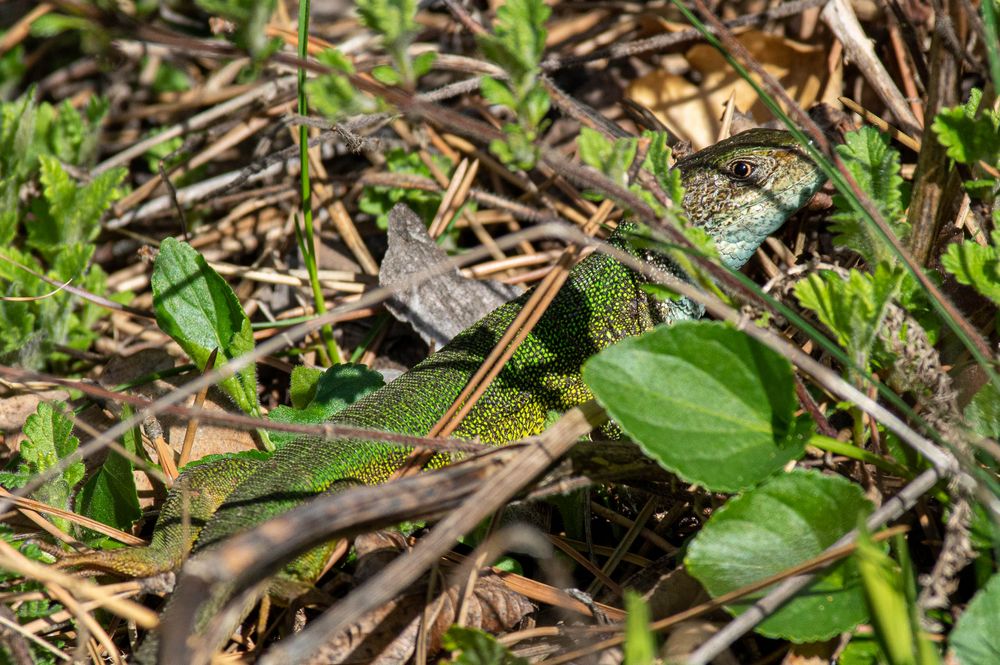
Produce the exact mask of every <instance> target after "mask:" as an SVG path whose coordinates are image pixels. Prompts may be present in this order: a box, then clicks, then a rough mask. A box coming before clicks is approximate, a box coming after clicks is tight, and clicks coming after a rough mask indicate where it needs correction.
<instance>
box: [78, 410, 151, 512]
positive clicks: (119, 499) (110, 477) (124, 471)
mask: <svg viewBox="0 0 1000 665" xmlns="http://www.w3.org/2000/svg"><path fill="white" fill-rule="evenodd" d="M132 414H133V411H132V408H131V407H130V406H128V405H125V406H124V407H122V420H126V419H128V418H130V417H131V416H132ZM122 447H123V448H124V449H125V450H126V451H128V452H129V453H131V454H133V455H138V454H139V450H140V448H141V438H140V435H139V429H138V428H136V427H133V428H131V429H129V430H128V431H127V432H126V433H125V434H124V435H123V436H122ZM133 470H134V469H133V466H132V461H131V460H130V459H128V458H127V457H125V456H123V455H121V454H120V453H118V452H115V451H114V450H109V451H108V456H107V458H106V459H105V460H104V464H102V465H101V467H100V468H99V469H98V470H97V471H96V472H95V473H94V475H93V476H91V477H90V479H89V480H88V481H87V482H86V483H84V485H83V487H81V488H80V493H79V494H78V495H77V497H76V510H77V512H78V513H80V514H82V515H86V516H87V517H91V518H93V519H95V520H97V521H98V522H101V523H102V524H107V525H108V526H113V527H115V528H116V529H121V530H123V531H127V530H129V529H130V528H131V526H132V525H133V524H134V523H135V522H136V521H138V519H139V518H140V517H142V509H141V508H140V507H139V495H138V493H137V492H136V488H135V476H133V475H132V472H133Z"/></svg>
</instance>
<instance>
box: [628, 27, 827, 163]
mask: <svg viewBox="0 0 1000 665" xmlns="http://www.w3.org/2000/svg"><path fill="white" fill-rule="evenodd" d="M737 39H738V40H739V42H740V43H741V44H743V46H745V47H746V49H747V50H748V51H749V52H750V54H751V55H753V57H754V58H756V59H757V60H758V61H759V62H760V63H761V64H762V65H763V66H764V69H765V70H766V71H767V72H768V73H770V74H771V75H772V76H774V77H775V78H776V79H778V81H779V82H780V83H781V84H782V85H783V86H784V87H785V90H787V91H788V93H789V95H791V96H792V98H793V99H795V100H796V101H797V102H798V103H799V104H801V105H802V106H803V107H806V108H808V107H809V106H810V105H812V104H814V103H816V102H826V103H828V104H831V105H834V106H837V107H839V106H840V103H839V102H838V101H837V98H836V95H837V94H839V93H838V91H839V90H840V89H841V85H840V82H841V77H842V66H841V64H840V62H838V63H837V64H836V66H835V67H834V68H833V69H832V70H830V69H829V68H828V67H827V62H826V59H827V54H826V52H825V50H824V49H823V48H822V47H819V46H815V47H814V46H807V45H805V44H801V43H799V42H796V41H793V40H791V39H787V38H784V37H779V36H775V35H769V34H765V33H762V32H759V31H757V30H747V31H746V32H743V33H741V34H740V35H738V37H737ZM685 57H686V59H687V61H688V64H689V65H690V66H691V69H692V70H694V71H695V72H697V73H698V74H699V75H700V78H701V83H700V84H697V85H696V84H694V83H691V82H690V81H689V80H688V79H687V78H685V77H684V76H681V75H679V74H674V73H670V72H667V71H663V70H655V71H652V72H650V73H649V74H646V75H645V76H642V77H640V78H638V79H636V80H634V81H632V83H631V84H630V85H629V87H628V90H627V91H626V96H627V97H628V98H629V99H631V100H632V101H634V102H637V103H639V104H642V105H643V106H645V107H646V108H648V109H650V110H651V111H652V112H653V113H655V114H656V116H657V117H658V118H659V119H660V120H661V121H662V122H663V123H664V124H666V125H667V126H668V127H669V128H670V129H671V131H674V132H676V133H677V134H678V136H680V137H681V138H683V139H686V140H688V141H690V142H691V144H692V145H693V146H694V148H695V149H701V148H704V147H705V146H708V145H711V144H712V143H714V142H715V141H716V138H717V137H718V134H719V130H720V129H721V126H722V125H721V121H720V120H719V119H720V117H721V116H722V111H723V108H724V106H725V104H726V102H727V101H728V100H729V97H730V96H731V95H734V96H735V104H736V108H737V109H738V110H739V111H741V112H744V113H750V114H752V115H753V117H754V118H755V119H756V120H757V121H758V122H761V123H763V122H766V121H768V120H771V119H772V116H771V113H770V111H768V110H767V108H766V107H765V106H764V104H763V103H762V102H761V101H760V100H759V99H758V98H757V93H756V92H755V91H754V89H753V88H752V87H751V86H750V84H749V83H747V82H746V81H744V80H743V79H742V78H740V77H739V75H737V74H736V72H734V71H733V70H732V68H730V67H729V65H728V64H727V63H726V61H725V59H724V58H723V57H722V55H721V54H720V53H719V52H718V51H716V50H715V49H714V48H712V47H711V46H709V45H707V44H698V45H696V46H694V47H692V48H691V49H689V50H688V51H687V53H686V54H685ZM823 72H826V74H825V76H824V77H822V78H821V77H820V73H823Z"/></svg>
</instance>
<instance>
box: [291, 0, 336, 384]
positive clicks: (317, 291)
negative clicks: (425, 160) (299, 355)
mask: <svg viewBox="0 0 1000 665" xmlns="http://www.w3.org/2000/svg"><path fill="white" fill-rule="evenodd" d="M309 5H310V0H299V59H300V60H305V59H306V57H307V55H308V50H307V48H306V46H307V44H308V43H309ZM298 84H299V86H298V87H299V90H298V92H299V115H301V116H307V115H309V103H308V101H307V100H306V70H305V68H303V67H299V79H298ZM299 167H300V168H299V176H300V182H301V184H302V222H303V224H302V226H303V231H302V235H303V241H304V242H303V243H302V244H303V252H302V255H303V258H304V259H305V262H306V272H308V273H309V285H310V286H311V287H312V294H313V302H314V303H315V306H316V314H317V315H320V316H322V315H323V314H325V313H326V303H325V302H324V301H323V289H322V288H321V287H320V283H319V272H318V271H317V269H316V245H315V242H314V235H313V213H312V185H311V184H310V181H309V128H308V127H307V126H306V125H299ZM320 336H321V337H322V338H323V342H324V343H325V344H326V352H327V355H328V360H329V362H330V364H333V365H339V364H340V363H341V362H342V361H341V358H340V351H339V350H338V349H337V343H336V342H335V341H334V339H333V327H332V326H331V325H329V324H327V325H324V326H323V327H322V328H320Z"/></svg>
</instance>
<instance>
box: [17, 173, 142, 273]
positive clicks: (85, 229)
mask: <svg viewBox="0 0 1000 665" xmlns="http://www.w3.org/2000/svg"><path fill="white" fill-rule="evenodd" d="M39 161H40V165H41V181H42V186H43V187H44V189H43V197H42V198H41V199H36V200H35V201H34V205H32V210H33V211H34V213H35V215H36V219H35V221H34V222H33V223H32V224H29V225H27V230H28V245H29V246H31V247H33V248H34V249H36V250H38V251H39V253H40V254H41V255H42V256H44V257H45V258H46V259H47V260H50V261H51V260H54V259H55V257H56V256H58V254H59V253H60V252H62V250H63V246H64V245H68V244H71V243H76V242H91V241H93V240H94V239H95V238H97V234H98V233H99V232H100V230H101V216H102V215H103V214H104V213H105V211H107V209H108V208H109V207H110V206H111V203H112V202H114V201H115V200H117V199H119V198H121V196H122V195H123V194H124V190H122V189H121V188H120V187H119V185H121V183H122V180H124V178H125V174H126V171H125V169H111V170H110V171H106V172H104V173H102V174H100V175H99V176H97V177H96V178H94V179H93V180H91V181H90V182H89V183H87V184H86V185H82V186H81V185H77V183H75V182H73V181H72V180H70V177H69V175H68V174H67V173H66V171H65V170H63V167H62V165H61V164H60V163H59V162H58V161H57V160H56V159H55V158H54V157H50V156H48V155H41V156H40V157H39Z"/></svg>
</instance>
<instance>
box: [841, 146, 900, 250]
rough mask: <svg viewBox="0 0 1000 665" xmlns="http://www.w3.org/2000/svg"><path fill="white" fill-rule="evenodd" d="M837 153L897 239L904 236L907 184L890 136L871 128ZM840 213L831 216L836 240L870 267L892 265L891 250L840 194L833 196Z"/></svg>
mask: <svg viewBox="0 0 1000 665" xmlns="http://www.w3.org/2000/svg"><path fill="white" fill-rule="evenodd" d="M837 152H838V153H839V154H840V156H841V157H842V158H843V160H844V164H845V165H846V166H847V169H848V170H849V171H850V172H851V175H852V176H854V179H855V180H856V181H857V183H858V185H859V186H860V187H861V189H862V190H863V191H864V192H865V193H866V194H868V196H870V197H871V198H872V200H873V201H874V202H875V205H876V207H877V208H878V210H879V212H880V213H881V214H882V217H883V218H884V219H885V220H886V221H887V222H888V224H889V227H890V228H891V229H892V231H893V233H894V234H895V235H896V236H897V237H900V238H902V237H904V235H905V233H906V230H907V228H908V227H907V226H906V224H905V223H904V211H905V209H906V205H907V200H908V198H909V195H908V189H907V185H906V184H905V183H904V182H903V179H902V177H900V175H899V168H900V167H899V153H898V152H897V151H896V150H894V149H893V148H892V147H891V146H890V144H889V137H888V136H886V135H884V134H882V133H880V132H879V131H878V130H876V129H874V128H872V127H862V128H861V129H859V130H858V131H856V132H848V133H847V135H846V137H845V143H844V145H839V146H837ZM833 203H834V205H835V206H836V208H837V210H838V212H837V213H835V214H834V215H831V217H830V219H832V220H833V221H834V222H835V224H834V225H833V230H834V231H835V232H837V233H838V235H837V237H836V238H835V240H836V241H837V242H838V243H839V244H842V245H844V246H846V247H848V248H850V249H852V250H854V251H855V252H857V253H858V254H860V255H861V256H862V257H864V259H865V260H866V261H867V262H868V263H869V264H870V265H877V264H878V263H881V262H883V261H886V262H892V261H893V260H894V257H893V255H892V253H891V250H890V249H888V248H887V247H886V246H885V243H884V242H882V240H881V238H880V237H879V236H878V234H877V231H875V230H874V229H872V228H871V227H870V226H869V225H868V223H867V222H866V221H865V220H864V218H863V217H862V216H861V215H859V214H858V213H856V212H855V211H854V209H853V208H852V207H851V205H850V204H849V203H848V201H847V199H846V198H845V197H843V196H842V195H840V194H837V195H835V196H834V197H833Z"/></svg>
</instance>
